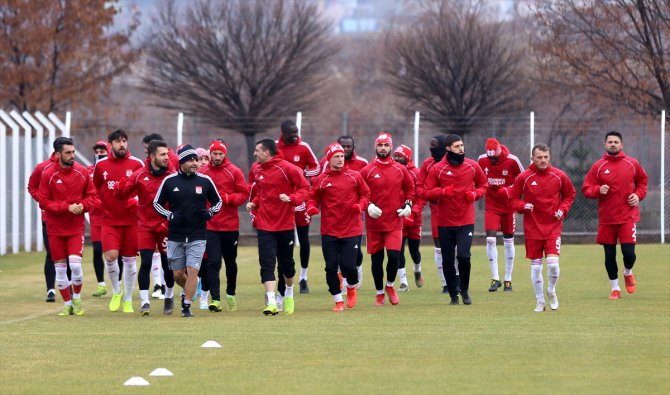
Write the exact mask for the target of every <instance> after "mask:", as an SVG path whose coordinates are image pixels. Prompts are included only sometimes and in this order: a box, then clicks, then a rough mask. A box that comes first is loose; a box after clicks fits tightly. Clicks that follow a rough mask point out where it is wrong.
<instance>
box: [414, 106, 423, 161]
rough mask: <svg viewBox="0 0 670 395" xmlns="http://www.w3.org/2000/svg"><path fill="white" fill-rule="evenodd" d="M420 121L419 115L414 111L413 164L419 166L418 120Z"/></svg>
mask: <svg viewBox="0 0 670 395" xmlns="http://www.w3.org/2000/svg"><path fill="white" fill-rule="evenodd" d="M420 119H421V114H420V113H419V112H418V111H416V112H414V163H417V164H418V165H419V166H421V162H419V159H420V158H421V157H420V156H419V120H420Z"/></svg>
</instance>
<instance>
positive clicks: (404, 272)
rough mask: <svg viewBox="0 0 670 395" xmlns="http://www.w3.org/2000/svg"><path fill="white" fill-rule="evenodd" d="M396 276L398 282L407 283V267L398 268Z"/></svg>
mask: <svg viewBox="0 0 670 395" xmlns="http://www.w3.org/2000/svg"><path fill="white" fill-rule="evenodd" d="M398 277H400V284H407V269H405V268H402V269H398Z"/></svg>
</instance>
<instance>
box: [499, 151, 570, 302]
mask: <svg viewBox="0 0 670 395" xmlns="http://www.w3.org/2000/svg"><path fill="white" fill-rule="evenodd" d="M531 153H532V155H531V162H532V163H531V165H530V166H529V167H528V169H527V170H525V171H524V172H523V173H521V174H519V176H518V177H517V178H516V180H514V185H513V186H512V189H511V191H510V199H511V202H512V204H513V205H514V208H515V209H516V210H517V212H520V213H523V232H524V238H525V243H526V258H528V259H530V279H531V282H532V283H533V287H534V289H535V299H536V300H537V304H536V306H535V311H536V312H542V311H545V310H546V309H547V307H546V301H545V298H544V279H543V277H542V257H543V256H546V258H547V276H548V277H549V285H548V286H547V295H548V296H549V307H551V309H552V310H558V296H557V295H556V283H558V277H559V275H560V268H559V265H558V257H559V255H560V252H561V231H562V229H563V220H564V219H565V217H566V216H567V215H568V211H569V210H570V206H572V203H573V202H574V201H575V194H576V192H575V187H574V186H573V185H572V182H570V179H569V178H568V176H567V175H566V174H565V173H564V172H563V171H561V170H559V169H557V168H555V167H553V166H552V165H551V163H550V159H551V153H550V150H549V147H548V146H547V145H545V144H537V145H535V146H534V147H533V149H532V151H531Z"/></svg>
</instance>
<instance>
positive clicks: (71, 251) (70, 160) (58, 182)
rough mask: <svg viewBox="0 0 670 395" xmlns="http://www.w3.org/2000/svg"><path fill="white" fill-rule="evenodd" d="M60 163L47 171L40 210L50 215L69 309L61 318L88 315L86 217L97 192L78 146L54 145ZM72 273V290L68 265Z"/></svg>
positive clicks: (50, 230)
mask: <svg viewBox="0 0 670 395" xmlns="http://www.w3.org/2000/svg"><path fill="white" fill-rule="evenodd" d="M54 152H55V153H56V155H55V159H56V163H54V165H53V166H50V167H48V168H46V169H45V170H44V172H43V173H42V179H41V180H40V187H39V202H40V208H41V209H42V210H44V212H45V213H46V223H47V236H48V238H49V246H50V247H51V256H52V258H53V260H54V265H55V266H56V284H57V287H58V291H59V292H60V294H61V296H62V297H63V302H64V303H65V306H64V307H63V311H61V312H60V313H59V314H58V315H60V316H68V315H72V314H74V315H78V316H81V315H83V314H84V308H83V306H82V303H81V289H82V285H83V280H84V272H83V269H82V265H81V258H82V254H83V252H84V213H85V212H87V211H89V210H90V209H91V207H92V206H93V204H94V199H95V190H94V189H93V185H92V184H91V179H90V177H89V175H88V170H87V169H86V168H85V167H84V166H82V165H80V164H79V163H76V162H75V161H74V153H75V148H74V143H73V142H72V140H71V139H69V138H61V139H57V140H56V141H54ZM68 262H69V264H70V269H71V270H72V289H73V294H72V295H71V294H70V282H69V281H68V278H67V265H68Z"/></svg>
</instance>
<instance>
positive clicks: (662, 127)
mask: <svg viewBox="0 0 670 395" xmlns="http://www.w3.org/2000/svg"><path fill="white" fill-rule="evenodd" d="M661 244H665V110H663V111H661Z"/></svg>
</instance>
